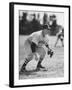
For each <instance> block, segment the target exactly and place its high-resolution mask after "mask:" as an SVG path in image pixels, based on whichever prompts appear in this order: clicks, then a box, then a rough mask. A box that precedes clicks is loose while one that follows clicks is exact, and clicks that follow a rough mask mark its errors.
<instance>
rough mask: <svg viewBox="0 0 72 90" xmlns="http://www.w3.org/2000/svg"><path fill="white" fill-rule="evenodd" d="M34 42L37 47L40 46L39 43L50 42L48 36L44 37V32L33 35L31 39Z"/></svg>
mask: <svg viewBox="0 0 72 90" xmlns="http://www.w3.org/2000/svg"><path fill="white" fill-rule="evenodd" d="M28 38H29V39H31V41H32V42H34V43H35V44H36V45H38V43H39V41H45V42H48V35H46V36H45V37H43V35H42V30H41V31H37V32H34V33H32V34H31V35H30V36H29V37H28Z"/></svg>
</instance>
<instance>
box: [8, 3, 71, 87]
mask: <svg viewBox="0 0 72 90" xmlns="http://www.w3.org/2000/svg"><path fill="white" fill-rule="evenodd" d="M12 4H13V6H14V7H13V9H14V61H13V64H14V66H13V67H14V68H13V70H14V72H13V74H14V75H13V84H12V86H38V85H39V86H40V85H42V86H43V85H55V84H64V83H65V84H68V83H70V55H69V54H70V50H69V49H70V40H69V39H70V21H69V20H70V6H59V5H57V6H56V5H46V7H45V4H44V5H42V4H33V5H32V4H23V3H12ZM21 4H22V5H21ZM19 10H36V11H55V12H64V29H65V31H64V77H62V78H41V79H24V80H20V79H19ZM68 30H69V31H68ZM10 65H11V64H10Z"/></svg>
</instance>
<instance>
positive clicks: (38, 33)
mask: <svg viewBox="0 0 72 90" xmlns="http://www.w3.org/2000/svg"><path fill="white" fill-rule="evenodd" d="M41 32H42V30H40V31H36V32H33V33H31V34H30V36H34V35H40V34H41Z"/></svg>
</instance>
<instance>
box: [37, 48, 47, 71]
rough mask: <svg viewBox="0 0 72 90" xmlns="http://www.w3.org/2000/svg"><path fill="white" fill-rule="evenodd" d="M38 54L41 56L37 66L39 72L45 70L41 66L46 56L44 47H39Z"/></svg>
mask: <svg viewBox="0 0 72 90" xmlns="http://www.w3.org/2000/svg"><path fill="white" fill-rule="evenodd" d="M36 52H37V53H38V54H39V55H40V58H39V62H38V64H37V70H39V69H40V68H45V67H43V66H42V64H41V63H42V61H43V59H44V57H45V55H46V51H45V49H44V48H43V47H39V48H38V49H37V51H36Z"/></svg>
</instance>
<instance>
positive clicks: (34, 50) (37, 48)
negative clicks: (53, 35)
mask: <svg viewBox="0 0 72 90" xmlns="http://www.w3.org/2000/svg"><path fill="white" fill-rule="evenodd" d="M47 35H48V26H47V25H44V26H43V30H41V31H37V32H34V33H32V34H31V35H29V37H28V38H27V40H26V42H27V43H28V44H29V46H30V48H31V52H30V54H29V55H28V56H27V58H26V59H25V62H24V64H23V65H22V67H21V70H20V72H24V71H25V70H26V69H25V68H26V65H27V64H28V62H30V61H31V60H32V59H33V56H35V59H36V60H38V55H39V56H40V57H39V62H38V64H37V70H40V68H45V67H43V66H42V65H41V63H42V61H43V59H44V57H45V54H46V51H45V49H44V48H43V47H42V45H45V46H46V48H47V49H48V55H50V57H52V55H53V51H52V50H51V49H50V48H49V44H48V42H47V41H46V39H48V37H46V36H47Z"/></svg>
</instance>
